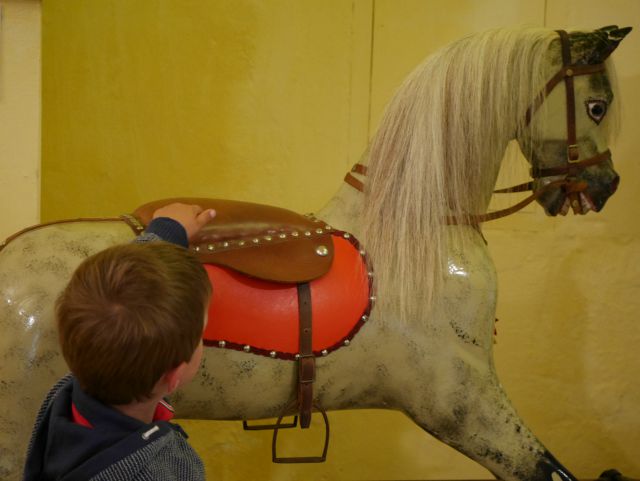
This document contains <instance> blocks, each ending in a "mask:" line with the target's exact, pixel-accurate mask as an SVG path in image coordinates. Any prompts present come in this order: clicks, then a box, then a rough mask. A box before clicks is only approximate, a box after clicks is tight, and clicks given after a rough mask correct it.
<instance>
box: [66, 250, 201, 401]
mask: <svg viewBox="0 0 640 481" xmlns="http://www.w3.org/2000/svg"><path fill="white" fill-rule="evenodd" d="M210 295H211V284H210V283H209V279H208V277H207V274H206V271H205V270H204V268H203V267H202V265H201V264H200V262H199V261H198V260H197V259H196V258H195V257H194V256H193V255H192V254H191V253H190V252H189V251H187V250H185V249H183V248H181V247H178V246H176V245H172V244H168V243H166V242H153V243H147V244H125V245H118V246H115V247H111V248H109V249H106V250H104V251H102V252H99V253H98V254H95V255H94V256H92V257H89V258H88V259H86V260H85V261H84V262H82V264H80V266H79V267H78V269H77V270H76V271H75V273H74V274H73V276H72V278H71V281H70V282H69V284H68V285H67V287H66V288H65V290H64V291H63V292H62V294H61V295H60V297H59V298H58V300H57V303H56V321H57V324H58V329H59V336H60V344H61V346H62V353H63V355H64V358H65V360H66V361H67V364H68V365H69V367H70V368H71V371H72V372H73V373H74V374H75V376H76V378H77V379H78V381H79V383H80V386H81V387H82V388H83V389H84V390H85V391H86V392H87V393H88V394H90V395H91V396H93V397H95V398H96V399H98V400H100V401H102V402H104V403H106V404H126V403H130V402H132V401H134V400H143V399H145V398H147V397H149V396H150V395H151V391H152V390H153V387H154V386H155V384H156V383H157V382H158V380H159V379H160V378H161V377H162V375H163V374H164V373H166V372H167V371H169V370H171V369H173V368H175V367H177V366H179V365H180V364H181V363H182V362H188V361H189V360H190V359H191V356H192V355H193V353H194V351H195V349H196V347H197V346H198V344H199V343H200V340H201V339H202V330H203V322H204V314H205V309H206V307H207V303H208V301H209V298H210Z"/></svg>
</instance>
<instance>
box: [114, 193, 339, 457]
mask: <svg viewBox="0 0 640 481" xmlns="http://www.w3.org/2000/svg"><path fill="white" fill-rule="evenodd" d="M174 202H182V203H187V204H197V205H199V206H201V207H202V208H204V209H208V208H213V209H216V212H217V216H216V218H215V219H214V220H213V221H212V222H211V223H210V224H208V225H207V226H205V227H204V228H203V229H202V230H201V231H200V232H199V233H198V234H197V235H196V236H195V237H194V238H193V239H191V242H190V248H191V249H192V250H193V251H194V252H195V253H196V255H197V256H198V258H199V259H200V260H201V261H202V262H203V263H206V264H214V265H218V266H222V267H226V268H229V269H232V270H234V271H236V272H239V273H241V274H244V275H247V276H250V277H253V278H257V279H261V280H267V281H272V282H278V283H295V284H297V291H298V313H299V333H300V334H299V346H300V349H299V356H296V359H297V363H298V389H297V397H296V398H295V399H293V400H292V401H291V402H290V403H288V404H287V406H286V408H285V410H284V411H283V414H282V415H281V416H280V417H279V418H278V420H277V422H276V423H275V424H269V425H253V426H250V425H248V424H247V422H246V421H243V426H244V428H245V429H246V430H263V429H273V431H274V434H273V443H272V460H273V462H276V463H312V462H323V461H325V459H326V455H327V449H328V444H329V421H328V418H327V415H326V413H325V411H324V409H322V407H321V406H320V405H319V404H318V403H317V402H315V401H314V399H313V382H314V380H315V356H314V354H313V351H312V310H311V294H310V288H309V282H310V281H312V280H314V279H318V278H319V277H321V276H323V275H325V274H326V273H327V272H328V271H329V269H330V268H331V264H332V261H333V256H334V247H333V241H332V235H333V233H335V231H334V229H333V228H332V227H331V226H328V225H326V224H324V223H322V222H321V221H319V220H318V219H315V218H314V217H312V216H303V215H300V214H297V213H295V212H292V211H289V210H286V209H282V208H278V207H272V206H266V205H261V204H253V203H249V202H240V201H232V200H219V199H203V198H174V199H164V200H158V201H155V202H150V203H148V204H145V205H143V206H141V207H139V208H138V209H136V210H135V212H134V213H133V214H132V215H130V216H124V218H125V220H126V221H128V222H129V223H130V224H133V226H134V229H135V230H136V231H137V232H139V233H141V232H142V231H143V230H144V228H145V226H147V225H148V224H149V222H150V221H151V220H152V216H153V213H154V212H155V211H156V210H157V209H159V208H160V207H163V206H165V205H168V204H171V203H174ZM296 407H297V411H298V413H299V417H300V427H301V428H308V427H309V425H310V422H311V412H312V410H313V408H314V407H315V408H316V409H317V410H318V411H320V413H321V414H322V416H323V419H324V422H325V442H324V447H323V452H322V455H320V456H311V457H278V456H277V454H276V444H277V435H278V430H279V429H281V428H290V427H295V426H296V425H297V419H298V416H295V417H294V420H293V422H291V423H283V422H282V418H283V416H284V414H286V413H287V412H291V411H292V410H295V408H296Z"/></svg>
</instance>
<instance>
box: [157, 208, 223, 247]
mask: <svg viewBox="0 0 640 481" xmlns="http://www.w3.org/2000/svg"><path fill="white" fill-rule="evenodd" d="M215 216H216V211H215V210H214V209H207V210H204V209H203V208H202V207H200V206H199V205H192V204H180V203H175V204H169V205H165V206H164V207H161V208H159V209H158V210H156V211H155V212H154V213H153V218H154V219H155V218H156V217H169V218H170V219H173V220H175V221H177V222H179V223H180V224H182V227H184V229H185V230H186V231H187V237H188V238H189V239H191V238H192V237H193V236H194V235H196V234H197V233H198V232H199V231H200V229H202V228H203V227H204V226H205V225H207V224H208V223H209V221H211V219H213V218H214V217H215Z"/></svg>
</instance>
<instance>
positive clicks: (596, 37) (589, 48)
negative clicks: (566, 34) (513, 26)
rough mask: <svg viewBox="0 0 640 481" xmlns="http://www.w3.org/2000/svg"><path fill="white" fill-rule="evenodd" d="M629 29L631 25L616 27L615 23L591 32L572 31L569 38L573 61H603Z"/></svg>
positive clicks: (592, 62) (585, 62)
mask: <svg viewBox="0 0 640 481" xmlns="http://www.w3.org/2000/svg"><path fill="white" fill-rule="evenodd" d="M630 31H631V27H624V28H618V26H617V25H609V26H607V27H602V28H599V29H597V30H594V31H593V32H572V33H571V34H570V38H571V51H572V52H571V53H572V57H573V63H575V64H598V63H602V62H604V61H605V60H606V59H607V58H608V57H609V55H611V53H612V52H613V51H614V50H615V49H616V47H617V46H618V44H619V43H620V42H621V41H622V39H623V38H624V37H626V36H627V34H628V33H629V32H630Z"/></svg>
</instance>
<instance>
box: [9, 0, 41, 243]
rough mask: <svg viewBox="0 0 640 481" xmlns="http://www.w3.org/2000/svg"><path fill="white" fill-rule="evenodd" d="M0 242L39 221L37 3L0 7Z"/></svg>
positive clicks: (38, 28) (24, 2)
mask: <svg viewBox="0 0 640 481" xmlns="http://www.w3.org/2000/svg"><path fill="white" fill-rule="evenodd" d="M0 9H1V10H0V12H1V13H0V18H1V20H0V21H1V23H0V126H2V128H0V206H2V207H0V209H1V211H0V212H2V218H1V220H0V241H1V240H4V238H5V237H7V236H9V235H10V234H12V233H14V232H15V231H17V230H19V229H22V228H24V227H27V226H29V225H32V224H36V223H37V222H38V220H39V216H40V2H39V1H37V0H30V1H18V0H14V1H7V0H5V1H2V2H0Z"/></svg>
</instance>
